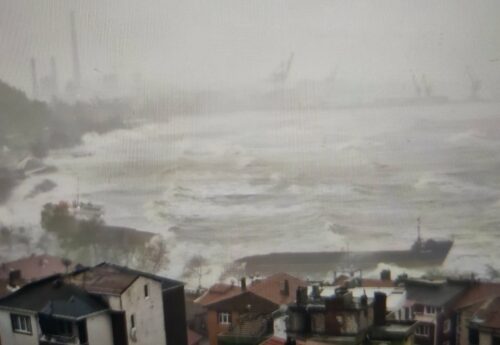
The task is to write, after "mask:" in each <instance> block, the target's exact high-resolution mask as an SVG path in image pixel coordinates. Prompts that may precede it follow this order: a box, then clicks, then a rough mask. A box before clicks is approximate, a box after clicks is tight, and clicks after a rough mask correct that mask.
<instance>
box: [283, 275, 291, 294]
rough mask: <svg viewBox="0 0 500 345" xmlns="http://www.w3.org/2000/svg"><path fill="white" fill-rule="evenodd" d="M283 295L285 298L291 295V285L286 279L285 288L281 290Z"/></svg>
mask: <svg viewBox="0 0 500 345" xmlns="http://www.w3.org/2000/svg"><path fill="white" fill-rule="evenodd" d="M281 294H282V295H283V296H289V295H290V283H288V279H285V281H283V288H282V289H281Z"/></svg>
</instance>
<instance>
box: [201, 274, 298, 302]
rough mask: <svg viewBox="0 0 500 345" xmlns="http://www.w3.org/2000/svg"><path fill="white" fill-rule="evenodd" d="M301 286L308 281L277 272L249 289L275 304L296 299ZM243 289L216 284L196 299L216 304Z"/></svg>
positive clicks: (253, 284) (248, 289)
mask: <svg viewBox="0 0 500 345" xmlns="http://www.w3.org/2000/svg"><path fill="white" fill-rule="evenodd" d="M285 280H287V281H288V294H286V293H284V291H283V287H284V284H285ZM299 286H307V284H306V282H305V281H303V280H301V279H298V278H295V277H293V276H291V275H289V274H286V273H276V274H273V275H272V276H269V277H267V278H264V279H261V280H255V281H253V282H252V283H251V284H250V285H249V286H248V287H247V291H251V292H253V293H254V294H256V295H258V296H260V297H262V298H265V299H267V300H268V301H271V302H273V303H274V304H278V305H281V304H288V303H292V302H294V301H295V292H296V290H297V288H298V287H299ZM242 292H243V290H242V289H241V287H239V286H235V285H228V284H221V283H219V284H215V285H213V286H212V287H211V288H210V289H208V290H207V291H206V292H205V293H204V294H203V295H201V296H200V297H199V298H198V299H196V300H195V302H196V303H198V304H201V305H203V306H206V305H209V304H214V303H215V302H219V301H222V300H225V299H227V298H230V297H233V296H236V295H238V294H241V293H242Z"/></svg>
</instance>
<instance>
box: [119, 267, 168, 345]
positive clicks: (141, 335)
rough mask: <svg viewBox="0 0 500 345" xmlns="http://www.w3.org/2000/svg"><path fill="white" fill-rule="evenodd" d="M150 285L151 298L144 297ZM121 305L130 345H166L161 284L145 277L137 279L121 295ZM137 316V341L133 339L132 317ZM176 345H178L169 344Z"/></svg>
mask: <svg viewBox="0 0 500 345" xmlns="http://www.w3.org/2000/svg"><path fill="white" fill-rule="evenodd" d="M144 285H148V291H149V297H145V296H144ZM121 305H122V308H123V310H124V311H125V317H126V320H127V334H128V337H129V344H141V345H162V344H166V343H167V341H166V337H165V323H164V315H163V297H162V289H161V284H160V283H159V282H157V281H155V280H152V279H148V278H145V277H139V278H137V279H136V280H135V281H134V283H132V285H130V286H129V288H128V289H127V290H126V291H125V292H124V293H123V294H122V295H121ZM132 314H134V315H135V329H136V330H135V334H136V339H137V340H134V339H133V338H132V337H131V324H130V323H131V320H130V317H131V315H132ZM169 345H176V344H169Z"/></svg>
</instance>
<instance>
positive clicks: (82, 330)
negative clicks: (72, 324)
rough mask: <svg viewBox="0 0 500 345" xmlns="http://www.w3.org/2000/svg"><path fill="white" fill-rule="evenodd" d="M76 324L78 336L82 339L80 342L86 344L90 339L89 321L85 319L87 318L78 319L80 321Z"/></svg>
mask: <svg viewBox="0 0 500 345" xmlns="http://www.w3.org/2000/svg"><path fill="white" fill-rule="evenodd" d="M76 325H77V327H78V338H79V340H80V343H81V344H85V343H86V342H87V341H88V336H87V321H85V320H82V321H78V323H77V324H76Z"/></svg>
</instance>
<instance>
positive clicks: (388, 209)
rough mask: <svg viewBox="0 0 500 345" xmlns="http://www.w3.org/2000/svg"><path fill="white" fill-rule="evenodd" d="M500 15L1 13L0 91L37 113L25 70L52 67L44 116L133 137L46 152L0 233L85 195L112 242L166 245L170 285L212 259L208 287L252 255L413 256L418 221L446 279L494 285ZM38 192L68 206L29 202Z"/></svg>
mask: <svg viewBox="0 0 500 345" xmlns="http://www.w3.org/2000/svg"><path fill="white" fill-rule="evenodd" d="M72 12H73V13H74V15H75V23H76V35H77V39H78V48H79V61H80V67H81V81H80V83H81V84H80V85H78V88H76V87H75V80H74V75H73V73H74V72H73V68H74V65H73V57H72V50H71V39H70V19H69V18H70V13H72ZM498 13H500V2H498V1H495V0H491V1H487V0H485V1H465V0H460V1H458V0H453V1H452V0H447V1H439V2H436V1H430V0H429V1H427V0H422V1H418V2H407V1H396V0H382V1H376V2H375V1H357V2H352V1H350V2H346V1H330V0H328V1H320V0H317V1H295V0H291V1H285V0H274V1H261V2H258V1H234V0H227V1H223V0H216V1H191V0H183V1H153V0H151V1H146V2H143V1H139V2H138V1H133V0H124V1H122V0H121V1H115V0H112V1H105V2H102V1H97V0H86V1H83V0H82V1H56V0H53V1H43V2H42V1H35V0H18V1H8V0H7V1H1V2H0V79H1V80H3V81H5V82H7V83H9V84H10V85H13V86H15V87H16V88H19V89H21V90H23V91H24V92H26V94H27V95H28V96H30V97H32V98H33V97H34V96H35V93H34V90H33V89H32V80H31V74H30V73H31V70H30V59H31V58H34V59H36V62H37V67H38V77H40V78H42V77H44V76H46V75H47V74H48V73H49V61H50V58H51V56H53V57H54V61H55V63H56V66H57V77H58V84H59V85H58V90H57V92H55V93H54V94H52V95H48V96H37V98H39V99H41V100H44V101H48V102H50V101H52V100H53V99H58V100H62V101H66V102H69V103H74V102H77V101H82V100H83V101H88V102H90V103H92V102H94V101H95V100H96V99H113V98H119V99H121V100H124V104H127V105H129V106H130V111H126V112H125V114H123V116H124V118H125V119H126V121H127V124H128V126H126V128H125V129H117V130H113V131H110V132H107V133H103V134H96V133H87V134H85V135H84V136H83V141H82V144H81V145H78V146H76V147H71V148H64V149H58V150H53V151H51V152H50V154H49V155H48V157H47V158H45V164H48V165H54V166H55V167H57V171H55V172H50V173H49V174H45V175H40V176H36V175H35V176H32V177H29V178H27V179H25V180H24V181H22V183H20V185H19V186H17V187H16V188H15V189H14V190H13V191H12V193H11V195H10V198H9V199H8V200H7V201H6V202H5V203H4V204H1V205H0V225H2V224H3V225H16V226H19V225H23V226H26V227H27V228H29V229H31V230H30V231H33V232H34V236H37V235H40V233H41V230H40V225H39V222H40V210H41V208H42V206H43V205H44V204H45V203H47V202H57V201H59V200H73V199H74V198H75V197H76V194H77V191H80V194H81V198H82V199H83V200H85V201H91V202H93V203H98V204H101V205H103V206H104V208H105V221H106V223H108V224H112V225H123V226H128V227H134V228H137V229H141V230H146V231H152V232H155V233H160V234H162V235H164V236H166V238H168V246H169V257H170V265H169V266H168V267H165V269H164V271H163V273H165V274H168V275H170V276H173V277H179V276H180V275H181V273H182V270H183V267H184V264H185V263H186V262H187V261H188V260H189V259H190V258H191V257H192V256H193V255H196V254H202V255H203V256H205V257H207V258H208V260H209V265H210V266H211V269H212V271H211V273H210V277H209V278H206V281H205V283H206V284H208V283H210V282H213V281H215V280H216V279H217V278H218V276H219V274H220V273H221V271H222V270H223V268H224V266H225V265H226V264H229V263H230V262H232V261H233V260H235V259H237V258H240V257H242V256H246V255H252V254H264V253H269V252H274V251H321V250H341V249H349V250H379V249H407V248H409V247H410V246H411V244H412V243H413V241H414V240H415V238H416V235H417V231H416V229H417V218H418V217H421V219H422V235H423V236H424V237H426V238H430V237H432V238H452V239H454V241H455V244H454V246H453V248H452V250H451V252H450V254H449V256H448V258H447V260H446V262H445V264H444V268H445V269H446V270H448V271H452V272H455V271H459V272H470V271H474V272H476V273H478V274H480V275H482V276H486V275H487V273H488V265H491V266H493V267H494V268H496V269H500V252H499V251H498V246H499V244H500V175H499V174H498V172H499V171H500V131H499V128H500V46H499V44H498V43H499V42H500V21H499V20H498ZM287 64H289V68H288V69H287ZM72 83H73V84H72ZM72 85H73V86H72ZM41 86H42V85H41ZM72 87H73V88H72ZM54 89H55V88H54ZM75 90H76V91H75ZM41 91H42V92H41V93H40V94H43V91H46V90H41ZM138 109H139V110H138ZM0 111H1V108H0ZM113 128H114V127H113ZM2 149H3V150H4V151H6V152H7V151H8V150H9V148H2ZM44 179H50V180H51V181H54V182H55V184H56V185H57V186H56V187H55V188H54V189H53V190H50V191H48V192H45V193H40V194H37V195H36V196H34V197H32V198H26V195H27V194H29V193H30V191H32V190H33V188H34V187H35V186H37V185H38V184H39V183H40V182H42V181H43V180H44ZM19 254H20V253H19V252H16V250H15V249H14V250H13V253H10V254H9V255H13V256H20V255H19ZM22 254H28V253H22ZM393 269H394V270H396V271H398V272H399V270H398V268H396V267H393ZM417 273H419V272H417Z"/></svg>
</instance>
